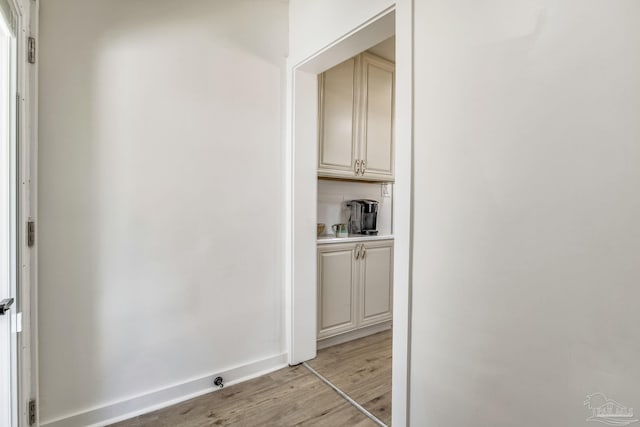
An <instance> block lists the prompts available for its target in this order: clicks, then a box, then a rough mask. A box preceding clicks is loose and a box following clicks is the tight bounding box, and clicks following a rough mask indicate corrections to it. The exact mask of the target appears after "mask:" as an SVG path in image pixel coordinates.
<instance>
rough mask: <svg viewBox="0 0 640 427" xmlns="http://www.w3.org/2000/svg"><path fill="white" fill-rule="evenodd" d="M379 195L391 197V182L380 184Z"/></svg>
mask: <svg viewBox="0 0 640 427" xmlns="http://www.w3.org/2000/svg"><path fill="white" fill-rule="evenodd" d="M380 195H381V196H382V197H391V183H390V182H383V183H382V184H380Z"/></svg>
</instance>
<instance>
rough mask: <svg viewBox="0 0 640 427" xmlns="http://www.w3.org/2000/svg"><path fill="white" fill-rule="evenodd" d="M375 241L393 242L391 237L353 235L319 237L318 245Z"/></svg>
mask: <svg viewBox="0 0 640 427" xmlns="http://www.w3.org/2000/svg"><path fill="white" fill-rule="evenodd" d="M373 240H393V236H391V235H388V234H387V235H382V236H363V235H361V234H351V235H349V237H336V236H334V235H333V234H327V235H322V236H318V244H319V245H326V244H328V243H351V242H370V241H373Z"/></svg>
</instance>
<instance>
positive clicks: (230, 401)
mask: <svg viewBox="0 0 640 427" xmlns="http://www.w3.org/2000/svg"><path fill="white" fill-rule="evenodd" d="M113 425H114V426H117V427H142V426H154V427H156V426H157V427H200V426H220V425H221V426H247V427H252V426H327V427H338V426H356V427H370V426H376V424H375V423H374V422H373V421H371V420H370V419H369V418H367V417H366V416H365V415H363V414H362V413H361V412H360V411H358V410H357V409H356V408H355V407H354V406H352V405H351V404H350V403H348V402H347V401H346V400H344V399H343V398H342V397H340V396H339V395H338V394H337V393H335V392H334V391H333V390H332V389H331V388H330V387H329V386H327V385H326V384H324V383H323V382H322V381H321V380H319V379H318V378H317V377H316V376H315V375H313V374H312V373H311V372H310V371H309V370H308V369H307V368H305V367H304V366H296V367H291V368H284V369H281V370H279V371H276V372H273V373H271V374H268V375H264V376H262V377H259V378H256V379H253V380H250V381H247V382H244V383H241V384H236V385H233V386H230V387H226V388H224V389H222V390H219V391H216V392H214V393H209V394H206V395H204V396H200V397H197V398H195V399H191V400H188V401H186V402H182V403H179V404H177V405H174V406H171V407H169V408H165V409H161V410H159V411H156V412H152V413H150V414H146V415H141V416H139V417H136V418H132V419H129V420H126V421H123V422H120V423H117V424H113Z"/></svg>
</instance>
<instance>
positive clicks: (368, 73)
mask: <svg viewBox="0 0 640 427" xmlns="http://www.w3.org/2000/svg"><path fill="white" fill-rule="evenodd" d="M394 71H395V66H394V65H393V64H392V63H390V62H388V61H385V60H383V59H381V58H378V57H377V56H374V55H370V54H367V53H363V54H362V87H363V88H364V90H363V91H362V97H361V98H362V104H361V105H362V106H361V109H360V110H361V111H360V115H361V120H360V131H359V135H360V141H361V144H360V159H362V165H361V167H360V169H361V174H362V176H364V177H365V178H369V179H372V180H373V179H380V180H384V181H390V180H392V179H393V151H394V143H393V134H394V120H393V118H394V91H393V88H394Z"/></svg>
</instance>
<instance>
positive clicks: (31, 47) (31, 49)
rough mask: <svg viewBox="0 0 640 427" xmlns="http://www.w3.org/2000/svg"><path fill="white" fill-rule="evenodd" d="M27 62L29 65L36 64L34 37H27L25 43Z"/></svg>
mask: <svg viewBox="0 0 640 427" xmlns="http://www.w3.org/2000/svg"><path fill="white" fill-rule="evenodd" d="M27 60H28V61H29V64H35V63H36V39H35V38H34V37H29V39H28V41H27Z"/></svg>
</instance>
